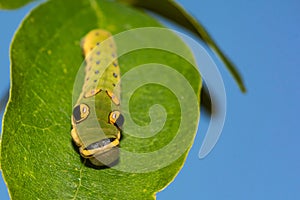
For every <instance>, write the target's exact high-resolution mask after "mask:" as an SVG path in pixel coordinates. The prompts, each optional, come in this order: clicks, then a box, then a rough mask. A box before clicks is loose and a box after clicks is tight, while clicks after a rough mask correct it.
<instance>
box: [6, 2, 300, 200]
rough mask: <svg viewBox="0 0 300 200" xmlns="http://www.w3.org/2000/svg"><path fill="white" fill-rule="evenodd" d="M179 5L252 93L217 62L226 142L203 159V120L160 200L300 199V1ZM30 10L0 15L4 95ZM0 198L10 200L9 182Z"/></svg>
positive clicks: (223, 136)
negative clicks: (15, 40)
mask: <svg viewBox="0 0 300 200" xmlns="http://www.w3.org/2000/svg"><path fill="white" fill-rule="evenodd" d="M178 2H180V3H181V4H182V5H183V6H184V7H185V8H186V9H187V10H188V11H190V12H191V13H192V14H193V15H194V16H195V17H196V18H197V19H199V20H200V21H201V22H202V23H203V24H204V25H205V27H206V28H207V30H208V31H209V32H210V34H211V35H212V36H213V38H214V39H215V40H216V42H217V43H218V44H219V46H220V47H221V48H222V50H224V51H225V52H226V54H227V55H229V56H230V58H231V59H232V60H233V61H234V62H235V64H236V65H237V66H238V69H239V71H240V72H241V73H242V75H243V77H244V80H245V83H246V86H247V88H248V92H247V93H246V94H242V93H240V91H239V90H238V88H237V86H236V84H235V82H234V81H233V79H232V78H231V76H230V75H229V74H228V72H227V71H226V70H225V69H224V67H223V66H222V64H221V63H220V62H219V61H218V60H216V62H217V64H219V69H220V71H221V74H222V77H223V79H224V83H225V88H226V94H227V117H226V122H225V126H224V129H223V132H222V135H221V138H220V140H219V142H218V143H217V145H216V147H215V148H214V149H213V151H212V152H211V153H210V154H209V155H208V156H207V157H206V158H204V159H202V160H200V159H199V158H198V152H199V149H200V146H201V142H202V140H203V137H204V135H203V134H204V133H205V128H206V126H207V119H206V118H202V119H201V120H202V121H201V123H200V127H199V131H198V134H197V137H196V140H195V143H194V145H193V147H192V149H191V152H190V154H189V156H188V159H187V162H186V163H185V165H184V167H183V169H182V171H181V172H180V173H179V175H178V176H177V177H176V179H175V181H174V182H172V183H171V184H170V185H169V186H168V187H167V188H166V189H165V190H164V191H162V192H160V193H159V194H158V195H157V199H205V200H219V199H225V200H227V199H230V200H240V199H243V200H253V199H273V200H279V199H289V200H290V199H291V200H294V199H300V190H299V187H300V156H299V152H300V145H299V144H300V134H299V133H300V131H299V124H300V123H299V118H298V116H299V113H300V106H299V105H298V103H299V99H300V90H299V89H300V84H299V81H298V78H299V77H298V76H299V75H300V56H299V55H298V53H299V52H300V51H299V50H300V48H299V47H300V31H299V27H300V26H299V21H300V12H299V6H300V3H299V2H298V1H297V0H286V1H279V0H272V1H270V0H265V1H257V0H254V1H248V0H231V1H230V2H228V1H221V0H211V1H207V0H206V1H204V0H189V1H184V0H180V1H178ZM32 7H33V6H32V5H29V6H26V7H25V8H23V9H20V10H18V11H0V27H2V29H1V33H0V44H1V45H0V62H1V67H0V71H1V73H0V94H3V93H4V91H5V90H6V89H7V87H8V84H9V59H8V49H9V44H10V41H11V38H12V35H13V33H14V31H15V30H16V28H17V27H18V24H19V23H20V21H21V19H22V18H23V16H24V15H25V14H26V13H27V12H28V11H29V10H30V9H31V8H32ZM297 130H298V131H297ZM0 198H1V199H3V200H5V199H8V197H7V192H6V189H5V186H4V184H3V182H2V183H1V185H0Z"/></svg>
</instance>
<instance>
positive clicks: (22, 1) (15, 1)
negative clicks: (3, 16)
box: [0, 0, 34, 10]
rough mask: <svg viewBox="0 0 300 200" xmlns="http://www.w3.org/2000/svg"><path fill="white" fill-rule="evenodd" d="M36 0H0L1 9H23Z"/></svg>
mask: <svg viewBox="0 0 300 200" xmlns="http://www.w3.org/2000/svg"><path fill="white" fill-rule="evenodd" d="M33 1H34V0H0V9H4V10H13V9H17V8H21V7H23V6H25V5H26V4H28V3H30V2H33Z"/></svg>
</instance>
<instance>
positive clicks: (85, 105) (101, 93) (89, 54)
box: [71, 29, 124, 166]
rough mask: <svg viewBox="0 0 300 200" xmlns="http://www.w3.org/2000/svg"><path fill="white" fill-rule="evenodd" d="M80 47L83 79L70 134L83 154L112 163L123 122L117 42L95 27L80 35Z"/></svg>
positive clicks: (98, 163) (99, 163)
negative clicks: (82, 56)
mask: <svg viewBox="0 0 300 200" xmlns="http://www.w3.org/2000/svg"><path fill="white" fill-rule="evenodd" d="M81 48H82V51H83V54H84V56H85V64H86V66H85V78H84V80H85V81H84V83H83V86H82V91H81V94H80V96H79V98H78V100H77V102H76V105H75V106H74V108H73V115H72V131H71V136H72V139H73V141H74V142H75V144H76V145H77V146H78V147H79V151H80V154H81V156H82V157H83V158H88V159H89V160H90V162H91V163H92V164H93V165H96V166H102V165H107V166H111V165H113V163H116V161H117V160H118V159H119V148H118V145H119V140H120V137H121V127H122V125H123V122H124V117H123V116H122V114H121V112H120V87H119V85H120V84H119V82H120V69H119V65H118V61H117V59H116V45H115V42H114V40H113V38H112V36H111V34H110V33H109V32H108V31H105V30H102V29H95V30H92V31H90V32H89V33H88V34H87V35H86V36H85V37H84V38H83V39H82V42H81ZM95 121H96V122H97V123H96V124H95Z"/></svg>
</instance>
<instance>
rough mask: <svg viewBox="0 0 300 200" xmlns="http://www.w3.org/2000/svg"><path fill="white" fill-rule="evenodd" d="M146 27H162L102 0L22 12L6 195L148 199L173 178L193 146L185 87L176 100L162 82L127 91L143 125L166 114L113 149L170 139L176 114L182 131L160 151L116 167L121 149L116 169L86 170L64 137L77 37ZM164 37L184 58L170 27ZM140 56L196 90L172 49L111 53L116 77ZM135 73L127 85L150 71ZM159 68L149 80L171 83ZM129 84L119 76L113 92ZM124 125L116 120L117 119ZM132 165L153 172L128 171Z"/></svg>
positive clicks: (8, 116) (5, 140) (5, 147)
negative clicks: (158, 124) (149, 129)
mask: <svg viewBox="0 0 300 200" xmlns="http://www.w3.org/2000/svg"><path fill="white" fill-rule="evenodd" d="M153 26H154V27H161V25H160V24H159V23H158V22H157V21H156V20H155V19H153V18H151V17H150V16H148V15H146V14H144V13H141V12H140V11H138V10H135V9H133V8H129V7H126V6H124V5H121V4H118V3H115V2H110V1H104V0H98V1H94V0H90V1H86V0H64V1H61V0H52V1H48V2H46V3H44V4H42V5H40V6H39V7H37V8H36V9H34V10H33V11H32V12H31V13H30V14H29V15H28V16H27V17H26V19H25V20H24V21H23V23H22V25H21V27H20V28H19V30H18V31H17V33H16V35H15V38H14V40H13V43H12V47H11V73H12V80H11V81H12V85H11V87H12V88H11V94H10V95H11V96H10V100H9V105H8V108H7V110H6V113H5V117H4V123H3V133H2V142H1V169H2V172H3V177H4V179H5V182H6V184H7V186H8V189H9V194H10V196H11V199H104V200H105V199H118V200H120V199H121V200H122V199H127V200H128V199H155V194H156V193H157V192H158V191H160V190H162V189H163V188H165V187H166V186H167V185H168V184H169V183H170V182H171V181H172V180H173V179H174V177H175V176H176V174H177V173H178V172H179V170H180V169H181V167H182V165H183V163H184V161H185V158H186V156H187V153H188V151H189V149H190V147H191V145H192V143H193V139H194V136H195V134H196V129H197V124H198V117H199V108H196V109H194V108H193V106H192V105H185V106H187V107H188V108H189V107H190V110H188V114H185V113H183V112H184V111H182V110H181V105H180V104H179V103H180V101H181V99H190V98H191V96H188V95H186V94H185V92H183V93H182V94H181V97H180V98H179V99H178V98H177V97H176V96H175V93H174V92H173V91H172V90H171V89H169V88H165V87H163V86H162V85H159V84H146V85H143V86H142V87H140V88H138V89H137V90H136V91H135V92H134V94H133V95H130V104H129V108H130V116H131V117H132V121H133V122H135V123H136V124H138V125H141V126H143V125H148V124H149V123H151V120H154V121H155V118H152V117H153V116H154V117H157V116H156V115H158V117H159V116H165V115H164V113H165V114H166V116H167V119H166V122H165V123H164V124H163V128H162V130H160V131H159V133H158V134H156V135H154V136H153V137H149V138H139V137H133V136H132V135H131V134H132V133H131V132H129V131H128V130H124V132H123V133H122V134H123V137H122V139H121V149H124V150H126V151H129V152H134V153H137V154H145V153H148V152H149V153H151V152H155V151H156V150H158V149H161V148H163V147H165V146H166V145H167V144H169V143H172V140H173V138H175V135H176V133H177V130H178V127H180V125H181V124H180V123H181V120H182V118H185V119H187V120H188V122H189V126H187V127H185V128H184V129H183V131H184V134H183V138H180V142H177V143H175V145H173V147H172V148H173V151H172V152H171V153H169V154H158V155H157V156H155V157H153V158H152V159H148V160H142V161H141V162H138V163H136V164H134V165H133V166H130V165H125V164H126V163H128V161H133V162H135V161H136V160H135V159H134V158H132V157H124V156H122V154H121V156H120V163H118V164H117V165H116V167H113V168H102V169H95V168H92V167H91V166H88V165H87V164H86V161H85V160H81V159H80V156H79V154H78V153H77V151H76V148H74V146H73V145H72V142H71V136H70V130H71V120H70V118H71V113H72V91H73V85H74V81H75V78H76V73H77V71H78V69H79V67H80V65H81V63H82V61H83V57H82V50H81V49H80V39H81V38H82V37H83V36H84V35H85V34H86V33H87V32H89V31H90V30H92V29H95V28H103V29H106V30H108V31H110V32H111V33H112V34H117V33H120V32H122V31H125V30H128V29H133V28H138V27H153ZM154 36H155V35H154ZM155 37H158V36H155ZM143 38H145V36H144V35H136V40H137V41H138V40H141V41H143ZM170 41H171V42H172V43H171V44H173V46H174V49H181V50H182V51H183V53H184V57H186V58H191V57H192V55H191V53H190V51H189V50H188V48H187V46H186V45H185V44H184V43H183V42H182V41H181V40H180V39H179V38H178V37H177V36H175V35H174V34H169V39H168V40H166V43H165V44H166V45H167V46H168V45H169V44H170ZM146 42H147V41H146ZM148 42H149V41H148ZM153 42H154V43H155V41H153ZM127 43H128V42H127ZM131 44H132V45H134V44H135V42H131V41H129V46H130V45H131ZM120 45H122V44H120ZM120 45H118V43H117V46H118V47H119V46H120ZM171 46H172V45H171ZM118 53H119V52H118ZM145 63H160V64H164V65H167V66H169V67H171V68H170V69H172V70H173V71H172V70H171V71H172V72H174V71H176V72H178V73H180V74H181V76H182V77H184V78H185V79H186V80H188V83H189V84H190V86H191V88H192V91H193V92H194V93H195V94H196V95H197V96H198V97H199V96H200V88H201V78H200V75H199V73H198V71H197V70H196V69H195V68H194V67H193V65H192V64H190V63H188V62H187V61H186V60H185V59H183V58H182V57H180V56H178V55H175V54H172V53H170V52H165V51H162V50H157V49H142V50H137V51H133V52H130V53H127V54H124V55H122V56H121V57H120V58H119V64H120V69H121V74H122V75H125V74H127V73H129V72H132V70H134V71H135V69H136V70H138V65H141V64H145ZM162 68H163V67H162ZM134 71H133V72H134ZM136 72H141V73H138V75H137V76H135V78H134V77H133V79H132V82H131V83H135V82H136V81H139V80H140V78H138V76H139V74H141V76H144V77H142V78H143V79H142V80H144V79H147V78H148V77H154V76H153V71H146V72H147V73H146V74H145V71H136ZM143 74H144V75H143ZM147 74H148V76H147ZM168 75H169V74H168V73H164V71H163V69H162V70H161V74H160V76H157V77H162V78H163V79H164V80H166V81H167V82H169V83H172V84H173V85H174V86H175V87H178V88H180V86H178V83H177V80H176V79H173V78H172V77H169V76H168ZM157 77H155V78H157ZM131 83H130V81H129V82H128V81H127V82H126V81H124V82H122V91H123V93H122V98H124V99H126V98H127V99H128V95H129V93H126V92H125V91H126V89H127V88H129V86H130V85H129V84H131ZM127 84H128V85H127ZM156 104H159V105H161V106H162V107H164V110H161V109H156V108H157V107H154V111H158V112H157V113H156V112H154V113H153V112H151V111H153V109H152V108H153V107H152V108H151V109H150V107H151V106H153V105H156ZM149 109H150V113H149ZM161 111H164V112H161ZM148 113H149V114H148ZM158 119H159V118H158ZM156 120H157V119H156ZM128 122H129V120H128V119H127V118H125V123H128ZM158 122H160V121H158ZM124 125H125V124H124ZM154 128H155V127H154ZM145 130H146V129H145ZM135 134H139V133H135ZM141 134H150V132H149V133H147V132H141ZM181 136H182V134H181ZM182 144H188V145H187V146H186V149H185V150H184V152H182V154H180V155H179V156H178V157H176V159H175V160H174V161H172V162H170V163H169V164H168V165H166V166H162V167H160V163H158V161H161V160H168V159H170V158H172V156H173V154H176V153H178V149H180V146H181V145H182ZM175 147H176V148H175ZM131 159H133V160H131ZM137 160H138V159H137ZM129 163H130V162H129ZM157 166H158V167H157ZM135 167H143V168H144V169H147V168H151V167H154V168H155V167H157V169H156V170H148V171H147V170H146V171H144V172H143V171H137V172H134V168H135ZM132 169H133V171H130V170H132ZM126 170H127V171H126Z"/></svg>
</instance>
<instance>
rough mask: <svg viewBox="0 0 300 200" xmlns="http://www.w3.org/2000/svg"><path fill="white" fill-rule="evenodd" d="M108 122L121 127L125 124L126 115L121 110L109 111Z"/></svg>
mask: <svg viewBox="0 0 300 200" xmlns="http://www.w3.org/2000/svg"><path fill="white" fill-rule="evenodd" d="M108 122H109V123H110V124H113V125H115V126H116V127H118V128H119V129H121V128H122V125H123V124H124V117H123V115H122V114H121V113H120V111H117V110H115V111H112V112H110V113H109V115H108Z"/></svg>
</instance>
